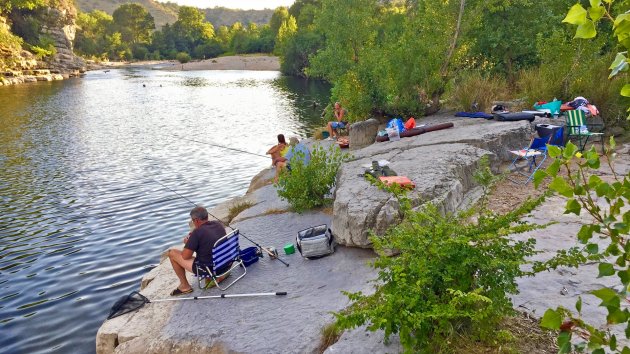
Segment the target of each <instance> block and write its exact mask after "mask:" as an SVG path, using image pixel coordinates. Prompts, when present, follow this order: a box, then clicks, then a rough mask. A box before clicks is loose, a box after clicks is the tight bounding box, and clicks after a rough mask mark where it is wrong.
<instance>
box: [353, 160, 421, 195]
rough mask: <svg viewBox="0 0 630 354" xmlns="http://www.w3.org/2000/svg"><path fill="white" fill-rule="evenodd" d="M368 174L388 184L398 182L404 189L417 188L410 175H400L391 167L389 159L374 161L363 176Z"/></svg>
mask: <svg viewBox="0 0 630 354" xmlns="http://www.w3.org/2000/svg"><path fill="white" fill-rule="evenodd" d="M367 175H370V176H372V177H374V178H376V179H378V180H379V181H381V182H383V184H385V185H386V186H392V185H394V184H397V185H399V186H400V187H402V188H404V189H414V188H416V184H415V183H413V181H412V180H410V179H409V177H406V176H398V174H397V173H396V172H395V171H394V170H392V169H391V168H390V167H389V161H387V160H380V161H372V165H371V166H370V167H369V168H367V169H366V170H365V172H364V174H363V176H367Z"/></svg>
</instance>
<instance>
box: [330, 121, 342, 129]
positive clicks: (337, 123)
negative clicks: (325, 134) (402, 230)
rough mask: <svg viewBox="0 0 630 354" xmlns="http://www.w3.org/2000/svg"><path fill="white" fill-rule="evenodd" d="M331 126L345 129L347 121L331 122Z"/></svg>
mask: <svg viewBox="0 0 630 354" xmlns="http://www.w3.org/2000/svg"><path fill="white" fill-rule="evenodd" d="M330 126H331V127H332V128H333V129H343V128H345V127H346V123H344V122H331V124H330Z"/></svg>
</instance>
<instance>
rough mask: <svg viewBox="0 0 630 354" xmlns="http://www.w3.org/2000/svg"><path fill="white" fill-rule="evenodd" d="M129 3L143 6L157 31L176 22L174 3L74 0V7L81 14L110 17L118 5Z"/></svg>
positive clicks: (142, 0)
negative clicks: (88, 13)
mask: <svg viewBox="0 0 630 354" xmlns="http://www.w3.org/2000/svg"><path fill="white" fill-rule="evenodd" d="M130 2H133V3H138V4H140V5H142V6H144V7H145V8H146V9H147V10H148V11H149V13H150V14H151V16H153V18H154V19H155V26H156V27H157V28H158V29H159V28H161V27H162V26H163V25H165V24H167V23H173V22H175V21H177V9H178V8H179V6H178V5H177V4H174V3H160V2H157V1H154V0H75V4H76V6H77V7H78V8H79V10H80V11H82V12H90V11H92V10H102V11H105V12H107V13H108V14H110V15H111V14H113V13H114V10H116V9H117V8H118V7H119V6H120V5H122V4H126V3H130Z"/></svg>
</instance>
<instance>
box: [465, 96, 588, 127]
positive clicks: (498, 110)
mask: <svg viewBox="0 0 630 354" xmlns="http://www.w3.org/2000/svg"><path fill="white" fill-rule="evenodd" d="M533 108H534V110H524V111H520V112H510V111H509V110H508V109H507V108H506V107H505V106H503V105H501V104H497V105H494V106H492V109H491V113H486V112H477V111H476V109H477V105H473V111H474V112H457V113H455V116H456V117H467V118H484V119H495V120H498V121H509V122H511V121H518V120H528V121H530V122H533V121H534V119H535V118H536V117H547V118H551V117H554V118H557V117H558V116H559V115H561V114H562V113H563V112H566V111H570V110H581V111H583V112H584V114H585V115H586V116H587V117H588V116H597V115H599V110H598V109H597V107H595V106H594V105H592V104H590V103H589V102H588V100H587V99H586V98H584V97H582V96H578V97H576V98H575V99H574V100H573V101H570V102H566V103H562V101H560V100H558V99H556V98H554V99H553V100H552V101H549V102H548V101H537V102H535V103H534V105H533Z"/></svg>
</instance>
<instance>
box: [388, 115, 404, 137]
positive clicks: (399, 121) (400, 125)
mask: <svg viewBox="0 0 630 354" xmlns="http://www.w3.org/2000/svg"><path fill="white" fill-rule="evenodd" d="M387 127H388V128H394V127H397V128H398V132H399V133H402V132H404V131H405V130H406V129H405V125H404V124H403V121H402V119H400V118H393V119H390V120H389V122H388V123H387Z"/></svg>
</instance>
